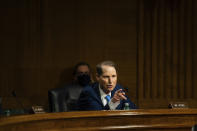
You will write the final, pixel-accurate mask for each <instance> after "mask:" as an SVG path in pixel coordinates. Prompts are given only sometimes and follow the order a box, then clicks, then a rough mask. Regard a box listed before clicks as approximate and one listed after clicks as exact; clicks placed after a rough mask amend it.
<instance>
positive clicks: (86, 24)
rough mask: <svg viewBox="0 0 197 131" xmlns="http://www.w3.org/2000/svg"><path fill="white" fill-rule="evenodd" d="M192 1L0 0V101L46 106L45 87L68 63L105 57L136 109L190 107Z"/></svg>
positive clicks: (65, 74) (67, 71)
mask: <svg viewBox="0 0 197 131" xmlns="http://www.w3.org/2000/svg"><path fill="white" fill-rule="evenodd" d="M196 5H197V4H196V2H195V1H194V0H148V1H147V0H122V1H120V0H94V1H92V0H83V1H81V0H70V1H65V0H56V1H52V0H7V1H1V2H0V10H1V11H0V16H1V21H0V28H1V31H0V38H1V48H0V53H1V54H0V61H1V64H0V70H1V74H0V96H2V97H3V101H4V102H3V106H4V108H20V104H18V103H17V102H16V99H15V98H14V97H13V96H12V91H13V90H15V92H16V94H17V96H18V98H19V100H20V101H21V102H22V103H23V106H24V107H25V108H30V107H31V106H32V105H43V106H45V107H46V108H47V106H48V100H47V91H48V90H49V89H52V88H55V87H58V86H59V85H62V84H64V83H69V82H70V81H71V80H72V68H73V66H74V65H75V64H76V63H77V62H79V61H87V62H88V63H89V64H90V65H91V67H92V68H93V73H95V65H96V64H97V63H98V62H100V61H102V60H113V61H114V62H115V63H117V65H118V66H119V74H118V77H119V83H120V84H122V85H123V86H126V87H128V88H129V94H128V95H129V96H130V98H131V99H132V100H133V101H134V102H135V103H137V104H138V106H139V107H140V108H167V104H168V103H169V102H170V101H187V102H188V103H189V104H190V106H191V107H197V105H196V104H195V101H196V100H197V98H196V96H195V94H194V92H195V91H196V79H197V76H196V69H195V66H196V64H197V63H196V62H195V58H196V45H195V44H196V40H195V34H196V23H197V21H196V18H195V12H196V8H195V7H196Z"/></svg>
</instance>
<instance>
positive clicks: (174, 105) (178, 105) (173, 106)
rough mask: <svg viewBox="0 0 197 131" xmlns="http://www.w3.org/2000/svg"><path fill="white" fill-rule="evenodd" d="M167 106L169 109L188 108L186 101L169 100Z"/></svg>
mask: <svg viewBox="0 0 197 131" xmlns="http://www.w3.org/2000/svg"><path fill="white" fill-rule="evenodd" d="M168 108H170V109H183V108H184V109H185V108H189V107H188V104H187V103H186V102H171V103H170V104H169V105H168Z"/></svg>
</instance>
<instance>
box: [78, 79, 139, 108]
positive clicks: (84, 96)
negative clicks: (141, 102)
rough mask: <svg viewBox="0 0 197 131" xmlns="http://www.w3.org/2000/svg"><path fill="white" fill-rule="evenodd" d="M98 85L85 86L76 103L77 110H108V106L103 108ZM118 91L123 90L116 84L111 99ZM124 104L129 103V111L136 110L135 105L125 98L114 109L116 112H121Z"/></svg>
mask: <svg viewBox="0 0 197 131" xmlns="http://www.w3.org/2000/svg"><path fill="white" fill-rule="evenodd" d="M98 85H99V84H98V83H95V84H93V85H92V86H87V87H85V88H84V89H83V90H82V92H81V94H80V97H79V99H78V102H77V105H78V109H79V110H109V106H108V104H107V105H106V106H103V103H102V100H101V97H100V92H99V87H98ZM119 89H123V88H122V87H121V86H120V85H118V84H117V85H116V87H115V88H114V90H113V91H112V92H111V97H113V95H114V93H115V92H116V91H117V90H119ZM126 97H127V96H126ZM125 103H129V106H130V109H136V108H137V107H136V106H135V104H134V103H133V102H131V101H130V100H129V98H128V97H127V100H121V101H120V104H119V105H118V106H117V107H116V110H123V108H124V105H125Z"/></svg>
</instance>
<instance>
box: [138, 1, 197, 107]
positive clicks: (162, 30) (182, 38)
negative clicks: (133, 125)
mask: <svg viewBox="0 0 197 131" xmlns="http://www.w3.org/2000/svg"><path fill="white" fill-rule="evenodd" d="M139 3H140V6H139V32H138V39H139V41H138V59H139V60H138V65H139V68H138V70H139V71H138V72H139V76H138V79H139V80H138V81H139V83H138V87H139V95H138V96H139V98H138V100H139V105H140V107H141V108H150V107H153V108H154V107H155V108H159V107H166V108H167V103H169V102H170V101H187V102H188V103H190V104H191V105H190V106H192V107H196V106H197V105H196V102H195V101H196V100H197V99H196V98H194V94H193V91H194V90H196V86H194V81H196V79H197V78H196V77H195V75H194V70H195V68H194V66H195V63H194V61H195V57H194V56H196V51H195V50H196V48H195V44H196V42H195V41H194V36H195V35H194V30H195V29H196V28H195V23H196V21H195V20H194V13H195V7H196V2H194V1H193V0H181V1H178V0H173V1H169V0H168V1H166V0H159V1H155V0H152V1H146V0H141V1H140V2H139ZM143 55H144V56H143Z"/></svg>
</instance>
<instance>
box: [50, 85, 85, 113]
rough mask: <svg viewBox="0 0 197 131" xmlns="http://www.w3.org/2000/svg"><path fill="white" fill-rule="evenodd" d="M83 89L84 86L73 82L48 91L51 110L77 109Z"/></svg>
mask: <svg viewBox="0 0 197 131" xmlns="http://www.w3.org/2000/svg"><path fill="white" fill-rule="evenodd" d="M82 89H83V87H82V86H80V85H76V84H72V85H68V86H65V87H61V88H55V89H52V90H50V91H48V99H49V110H50V112H65V111H76V110H77V101H78V98H79V96H80V93H81V91H82Z"/></svg>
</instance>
